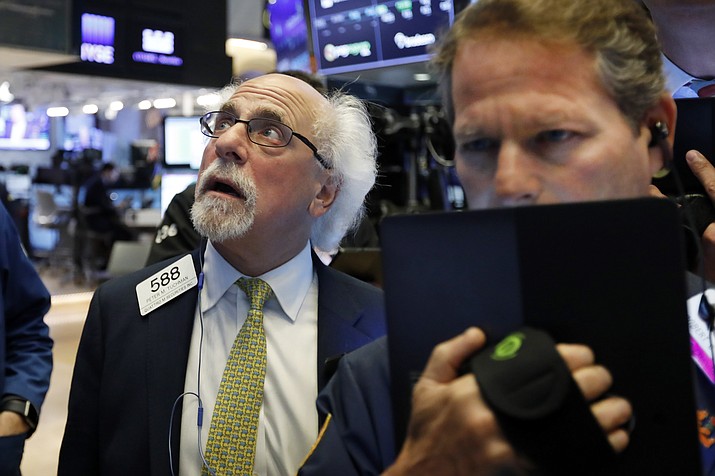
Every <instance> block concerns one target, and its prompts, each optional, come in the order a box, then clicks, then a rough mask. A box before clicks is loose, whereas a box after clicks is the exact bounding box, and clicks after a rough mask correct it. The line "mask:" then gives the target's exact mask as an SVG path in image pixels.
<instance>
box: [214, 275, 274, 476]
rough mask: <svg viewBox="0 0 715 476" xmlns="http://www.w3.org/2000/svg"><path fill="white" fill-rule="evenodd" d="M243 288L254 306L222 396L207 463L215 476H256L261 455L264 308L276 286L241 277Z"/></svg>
mask: <svg viewBox="0 0 715 476" xmlns="http://www.w3.org/2000/svg"><path fill="white" fill-rule="evenodd" d="M236 284H238V287H240V288H241V289H242V290H243V292H245V293H246V295H247V296H248V298H249V299H250V301H251V308H250V309H249V311H248V317H247V318H246V322H245V323H244V324H243V327H241V330H240V331H239V333H238V336H236V340H235V341H234V342H233V347H231V352H230V354H229V355H228V361H227V362H226V368H225V369H224V371H223V377H222V378H221V384H220V385H219V388H218V395H217V396H216V405H215V406H214V411H213V416H212V417H211V428H210V429H209V437H208V440H207V442H206V455H205V458H206V462H207V463H208V464H209V466H210V470H207V468H206V467H204V468H203V470H202V474H204V475H208V474H211V475H215V476H233V475H250V474H252V473H253V461H254V459H255V452H256V434H257V431H258V413H259V411H260V410H261V404H262V403H263V383H264V380H265V377H266V335H265V333H264V332H263V305H264V303H265V302H266V301H267V300H268V298H269V297H270V296H271V294H272V292H273V291H272V290H271V287H270V286H269V285H268V283H266V282H265V281H262V280H260V279H258V278H241V279H239V280H238V281H236Z"/></svg>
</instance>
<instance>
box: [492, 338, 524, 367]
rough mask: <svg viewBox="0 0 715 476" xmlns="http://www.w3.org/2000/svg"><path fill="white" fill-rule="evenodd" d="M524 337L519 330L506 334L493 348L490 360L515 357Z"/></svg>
mask: <svg viewBox="0 0 715 476" xmlns="http://www.w3.org/2000/svg"><path fill="white" fill-rule="evenodd" d="M525 337H526V336H525V335H524V334H523V333H521V332H514V333H513V334H509V335H508V336H506V337H505V338H504V339H503V340H502V341H501V342H499V343H498V344H497V345H496V347H495V348H494V352H493V353H492V356H491V357H492V360H509V359H513V358H514V357H516V356H517V354H518V353H519V349H521V345H522V343H523V342H524V338H525Z"/></svg>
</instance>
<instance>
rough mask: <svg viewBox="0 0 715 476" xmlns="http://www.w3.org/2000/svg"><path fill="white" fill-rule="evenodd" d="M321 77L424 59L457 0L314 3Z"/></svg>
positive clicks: (315, 44) (315, 47)
mask: <svg viewBox="0 0 715 476" xmlns="http://www.w3.org/2000/svg"><path fill="white" fill-rule="evenodd" d="M308 5H309V9H310V25H311V32H312V36H313V52H314V54H315V59H316V62H317V69H318V72H319V73H320V74H324V75H328V74H337V73H345V72H351V71H358V70H364V69H370V68H380V67H385V66H394V65H399V64H406V63H414V62H418V61H424V60H426V59H428V58H429V50H428V48H429V47H430V46H431V45H433V44H434V43H435V42H436V41H437V38H438V37H439V35H440V33H441V31H443V30H445V29H446V28H448V27H449V25H451V23H452V21H453V19H454V6H453V2H452V0H393V1H376V0H309V2H308Z"/></svg>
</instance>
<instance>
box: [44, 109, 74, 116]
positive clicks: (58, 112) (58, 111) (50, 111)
mask: <svg viewBox="0 0 715 476" xmlns="http://www.w3.org/2000/svg"><path fill="white" fill-rule="evenodd" d="M69 113H70V110H69V109H67V108H66V107H48V108H47V115H48V116H49V117H65V116H66V115H67V114H69Z"/></svg>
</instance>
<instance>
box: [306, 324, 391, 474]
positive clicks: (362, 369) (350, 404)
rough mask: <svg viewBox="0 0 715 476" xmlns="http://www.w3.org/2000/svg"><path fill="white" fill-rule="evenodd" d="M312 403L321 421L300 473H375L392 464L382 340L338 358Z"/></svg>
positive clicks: (389, 415) (385, 369)
mask: <svg viewBox="0 0 715 476" xmlns="http://www.w3.org/2000/svg"><path fill="white" fill-rule="evenodd" d="M317 405H318V412H319V413H320V414H322V415H324V416H326V421H325V423H324V425H323V428H322V430H321V433H320V436H319V437H318V441H317V442H316V445H315V447H314V449H313V451H312V452H311V454H310V455H309V456H308V458H307V459H306V462H305V463H304V465H303V467H302V468H301V469H300V471H299V473H298V474H299V475H300V476H323V475H326V474H339V475H340V476H352V475H377V474H380V473H381V472H382V471H383V470H384V469H385V468H386V467H387V466H389V465H390V464H392V462H393V460H394V458H395V445H394V441H393V440H394V437H393V429H392V407H391V400H390V382H389V369H388V356H387V339H386V338H384V337H383V338H381V339H378V340H376V341H375V342H373V343H371V344H368V345H366V346H364V347H361V348H360V349H358V350H356V351H354V352H351V353H350V354H347V355H346V356H345V357H343V358H342V359H341V360H340V363H339V365H338V370H337V372H336V374H335V376H334V377H333V378H332V379H331V380H330V382H329V383H328V385H327V386H326V387H325V389H324V390H323V391H322V392H321V393H320V395H319V396H318V403H317Z"/></svg>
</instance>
